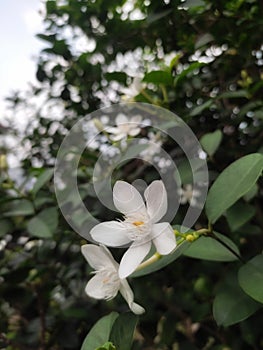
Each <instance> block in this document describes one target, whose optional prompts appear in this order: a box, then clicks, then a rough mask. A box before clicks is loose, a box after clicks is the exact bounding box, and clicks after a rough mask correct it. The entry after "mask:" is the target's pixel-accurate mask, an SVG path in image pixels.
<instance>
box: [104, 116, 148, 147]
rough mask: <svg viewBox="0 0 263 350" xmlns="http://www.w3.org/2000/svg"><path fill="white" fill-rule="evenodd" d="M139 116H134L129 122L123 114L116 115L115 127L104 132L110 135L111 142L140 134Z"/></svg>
mask: <svg viewBox="0 0 263 350" xmlns="http://www.w3.org/2000/svg"><path fill="white" fill-rule="evenodd" d="M141 120H142V118H141V116H140V115H136V116H134V117H132V118H131V119H130V120H129V119H128V118H127V117H126V115H124V114H121V113H120V114H118V115H117V117H116V127H110V128H107V129H106V131H107V132H108V133H110V134H113V135H112V136H111V139H112V140H113V141H120V140H122V139H126V138H127V137H128V136H136V135H138V134H139V133H140V132H141V127H140V123H141Z"/></svg>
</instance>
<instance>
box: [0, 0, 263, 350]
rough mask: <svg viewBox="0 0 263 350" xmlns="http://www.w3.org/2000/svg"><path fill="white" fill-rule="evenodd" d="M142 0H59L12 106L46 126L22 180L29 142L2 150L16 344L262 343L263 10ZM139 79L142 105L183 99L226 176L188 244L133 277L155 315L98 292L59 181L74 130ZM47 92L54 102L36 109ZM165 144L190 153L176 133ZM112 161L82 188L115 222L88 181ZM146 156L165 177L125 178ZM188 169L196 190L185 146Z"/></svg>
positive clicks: (5, 320)
mask: <svg viewBox="0 0 263 350" xmlns="http://www.w3.org/2000/svg"><path fill="white" fill-rule="evenodd" d="M127 3H128V1H125V0H118V1H116V0H114V1H113V0H110V1H109V0H107V1H106V0H95V1H88V0H78V1H72V0H64V1H61V0H57V1H55V0H46V1H45V13H44V14H43V21H44V23H45V28H46V30H45V31H44V33H41V34H38V37H39V39H40V40H42V41H43V42H44V43H45V45H46V46H45V48H44V49H43V51H42V52H41V53H40V55H39V59H38V63H37V69H36V77H37V79H38V84H37V85H36V86H32V87H31V90H30V91H28V92H27V95H26V96H25V95H24V94H23V92H21V93H19V94H18V95H17V94H16V95H14V96H11V97H9V102H10V108H11V112H12V114H14V115H15V114H16V113H18V111H20V112H19V113H21V110H22V111H23V113H25V114H27V113H28V111H29V110H30V115H32V113H33V117H32V119H33V121H34V122H32V120H30V122H29V124H28V127H27V128H26V130H25V131H24V134H23V135H22V140H21V144H22V145H24V156H23V159H22V163H21V168H22V169H23V178H24V182H23V183H22V184H21V183H17V181H16V180H17V179H14V177H12V175H11V171H10V169H9V167H8V164H7V163H8V162H6V154H7V157H8V156H9V155H10V154H12V153H15V151H16V150H15V149H12V148H10V149H8V147H1V148H0V170H1V174H0V195H1V199H0V208H1V214H0V239H1V241H0V255H1V262H0V329H1V335H0V348H6V349H8V350H16V349H19V350H23V349H27V350H30V349H39V350H40V349H42V350H44V349H51V350H57V349H72V350H75V349H80V348H81V346H82V349H83V350H84V349H85V350H86V349H87V350H95V349H111V350H113V349H115V348H116V349H117V350H118V349H127V350H128V349H133V350H140V349H145V350H146V349H163V350H165V349H180V350H181V349H182V350H183V349H189V350H191V349H211V350H218V349H240V350H243V349H244V350H250V349H255V350H256V349H258V350H259V349H260V348H262V346H263V338H262V332H261V327H260V325H261V324H262V322H263V315H262V303H263V299H262V295H263V286H262V280H263V270H262V266H263V264H262V246H263V245H262V243H263V239H262V237H263V236H262V229H263V221H262V218H263V213H262V207H263V206H262V193H263V188H262V178H261V175H262V169H263V160H262V159H263V155H262V136H263V133H262V130H263V128H262V124H263V102H262V92H263V89H262V87H263V76H262V65H263V59H262V54H263V53H262V51H263V46H262V45H263V43H262V33H261V30H260V28H262V21H263V20H262V18H263V16H262V15H263V7H262V4H261V3H260V1H256V0H239V1H236V0H227V1H219V0H217V1H209V0H191V1H190V0H186V1H183V2H182V1H179V0H175V1H154V0H145V1H142V0H136V1H134V5H133V6H131V7H130V6H128V5H127ZM129 3H132V2H129ZM21 69H22V68H21ZM137 75H140V77H141V83H142V86H143V87H142V89H141V90H140V91H137V93H136V94H135V95H134V96H133V100H134V101H137V102H146V103H151V104H155V105H157V106H161V107H164V108H167V109H169V110H170V111H172V112H174V113H176V114H177V115H179V116H180V117H181V118H182V119H183V120H184V121H185V122H186V123H187V124H188V125H189V126H190V128H191V129H192V130H193V132H194V133H195V135H196V136H197V138H198V139H199V141H200V143H201V145H202V146H203V149H204V151H205V152H206V156H207V162H208V168H209V175H210V185H211V187H210V190H209V192H208V197H207V202H206V207H205V210H204V211H203V212H202V214H201V216H200V217H199V219H198V221H197V222H196V224H195V227H194V228H192V230H190V231H188V232H187V233H182V238H183V243H182V245H181V246H179V249H178V250H176V251H175V252H174V253H173V254H171V255H168V256H163V257H159V256H156V259H155V261H154V263H153V264H152V265H149V266H147V267H145V269H141V270H138V271H136V272H135V273H134V275H133V276H132V277H136V276H137V277H138V278H134V279H131V281H130V282H131V285H132V286H133V290H134V294H135V295H136V300H138V301H139V303H140V304H141V305H143V306H144V307H145V309H146V313H145V314H144V315H142V316H140V318H139V319H137V317H136V316H134V315H131V314H130V313H126V311H127V310H128V308H127V306H126V305H124V303H123V302H122V299H121V298H120V297H119V296H117V297H116V299H114V300H110V301H108V302H105V301H97V300H93V299H90V298H88V297H87V296H86V295H85V293H84V289H85V285H86V283H87V279H88V278H89V277H88V273H89V272H90V271H91V269H90V268H89V267H88V266H87V264H86V262H85V261H84V259H83V257H82V255H81V254H80V246H81V245H82V244H84V243H86V241H85V240H84V239H82V238H81V237H80V236H78V235H77V234H76V233H75V232H73V231H72V229H71V228H70V227H69V225H68V224H67V222H66V221H65V219H64V218H63V216H62V215H61V213H60V211H59V209H58V204H57V201H56V197H55V192H54V184H53V170H54V169H53V168H54V163H55V159H56V155H57V152H58V148H59V146H60V144H61V142H62V140H63V138H64V136H65V134H66V133H67V131H68V130H69V129H70V128H71V126H72V125H73V124H74V123H75V122H76V121H77V120H79V119H80V118H82V117H83V116H86V115H87V114H89V113H91V112H93V111H95V110H97V109H98V108H100V107H103V106H105V105H108V104H110V103H116V102H120V101H122V100H123V89H125V88H129V87H130V86H131V84H132V81H133V79H132V78H133V77H135V76H137ZM28 96H29V97H28ZM35 98H39V99H40V100H41V101H44V103H43V104H42V105H41V106H39V104H38V105H35V106H34V101H35ZM58 116H59V117H58ZM169 127H172V126H169V125H168V126H167V128H168V129H169ZM9 128H10V129H9V131H10V133H14V134H16V135H21V132H19V130H17V129H18V128H16V127H15V126H12V125H10V126H9ZM1 130H2V129H0V133H1V132H2V131H1ZM0 136H3V135H0ZM163 147H164V148H165V150H166V151H167V152H169V154H171V156H172V157H173V158H176V157H177V154H176V153H174V150H175V148H176V147H175V145H174V144H173V142H172V141H171V140H169V139H167V140H165V141H164V146H163ZM174 154H176V155H174ZM98 155H99V152H98V150H86V151H85V152H84V153H83V155H82V158H81V161H80V165H79V177H78V179H79V184H80V189H81V195H82V197H83V199H84V201H85V203H86V204H87V205H89V206H91V207H92V213H93V214H94V216H96V217H98V218H100V219H105V217H107V219H111V218H112V215H113V214H112V213H108V212H105V209H104V208H102V206H101V205H99V204H98V203H97V202H96V201H94V198H93V197H92V196H91V195H90V193H89V188H88V187H87V186H86V184H87V181H88V180H89V179H90V178H91V176H92V170H93V167H94V164H95V163H96V160H97V157H98ZM176 161H177V160H176ZM138 165H139V166H141V167H142V169H143V171H142V172H141V173H140V177H141V178H143V179H144V180H145V181H146V182H150V181H152V180H153V179H154V178H155V173H154V172H153V170H152V168H150V167H149V168H146V169H147V171H144V170H145V168H144V164H143V162H142V161H139V163H138V161H137V160H134V161H133V162H130V163H128V164H126V165H124V168H123V169H119V170H118V171H116V173H114V177H115V178H114V180H117V179H120V178H121V179H124V180H126V181H129V179H130V177H129V176H130V173H131V172H132V171H134V169H137V168H138ZM130 169H132V171H131V170H130ZM178 169H179V171H180V175H181V176H182V182H183V184H187V183H189V182H190V181H189V175H188V168H187V165H186V166H185V163H184V160H183V158H181V157H180V154H179V156H178ZM73 204H74V203H73ZM73 204H72V203H70V205H72V207H74V206H73ZM184 213H185V206H184V205H182V206H181V207H180V209H179V211H178V213H177V216H176V218H175V220H174V222H173V223H172V224H173V226H174V228H175V229H176V232H177V233H178V234H180V233H181V227H180V225H181V220H182V217H183V215H184ZM78 219H79V218H78ZM82 219H83V218H82ZM175 225H179V226H175ZM212 225H213V226H212ZM203 228H205V229H203ZM201 230H205V231H201ZM182 231H183V230H182ZM198 232H199V233H198ZM201 232H202V233H201ZM199 236H201V237H200V238H199ZM121 252H122V251H119V250H116V251H115V255H116V256H117V257H118V258H119V257H120V254H121ZM159 258H160V259H159ZM137 322H138V323H137ZM94 324H95V325H94ZM87 334H88V335H87ZM94 334H95V335H96V334H99V335H98V337H97V336H94ZM132 338H133V344H132V345H131V343H132ZM94 339H95V340H94ZM98 339H99V341H98ZM83 342H84V343H83ZM90 342H91V343H90ZM82 344H83V345H82ZM87 344H88V345H87ZM90 344H92V345H90Z"/></svg>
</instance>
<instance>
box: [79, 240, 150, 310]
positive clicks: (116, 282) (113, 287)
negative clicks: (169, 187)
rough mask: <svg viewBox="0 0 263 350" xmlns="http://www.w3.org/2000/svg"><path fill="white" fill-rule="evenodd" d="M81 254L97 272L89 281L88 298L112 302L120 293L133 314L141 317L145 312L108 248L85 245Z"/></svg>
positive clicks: (86, 290)
mask: <svg viewBox="0 0 263 350" xmlns="http://www.w3.org/2000/svg"><path fill="white" fill-rule="evenodd" d="M81 252H82V254H83V255H84V257H85V259H86V260H87V262H88V263H89V265H90V266H91V267H92V268H94V270H95V271H94V273H95V276H94V277H92V278H91V279H90V280H89V282H88V283H87V285H86V288H85V292H86V294H87V295H88V296H90V297H91V298H94V299H106V300H110V299H113V298H114V297H115V296H116V295H117V294H118V292H120V293H121V294H122V296H123V297H124V299H125V300H126V301H127V303H128V305H129V307H130V309H131V311H132V312H134V313H135V314H137V315H139V314H142V313H143V312H144V311H145V310H144V308H143V307H141V306H140V305H138V304H136V303H134V301H133V300H134V295H133V292H132V290H131V288H130V286H129V284H128V282H127V280H126V279H120V278H119V275H118V268H119V264H118V263H117V262H116V261H115V260H114V259H113V257H112V255H111V253H110V251H109V250H108V249H107V248H106V247H104V246H97V245H94V244H85V245H83V246H81Z"/></svg>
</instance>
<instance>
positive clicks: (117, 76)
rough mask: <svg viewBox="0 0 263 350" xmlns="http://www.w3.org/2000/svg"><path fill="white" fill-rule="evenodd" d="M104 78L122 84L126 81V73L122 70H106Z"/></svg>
mask: <svg viewBox="0 0 263 350" xmlns="http://www.w3.org/2000/svg"><path fill="white" fill-rule="evenodd" d="M105 78H106V79H107V80H108V81H113V80H114V81H118V82H120V83H122V84H125V83H126V80H127V74H126V73H124V72H108V73H106V74H105Z"/></svg>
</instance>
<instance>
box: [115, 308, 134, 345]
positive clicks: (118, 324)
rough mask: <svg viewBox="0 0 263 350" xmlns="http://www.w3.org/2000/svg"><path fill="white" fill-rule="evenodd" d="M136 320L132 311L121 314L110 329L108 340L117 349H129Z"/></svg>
mask: <svg viewBox="0 0 263 350" xmlns="http://www.w3.org/2000/svg"><path fill="white" fill-rule="evenodd" d="M137 322H138V316H136V315H134V314H133V313H131V312H129V313H125V314H121V315H120V316H119V317H118V318H117V319H116V321H115V322H114V325H113V327H112V330H111V334H110V340H111V341H112V342H113V344H114V345H115V346H116V348H117V349H121V350H130V349H131V346H132V341H133V335H134V331H135V327H136V325H137Z"/></svg>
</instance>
